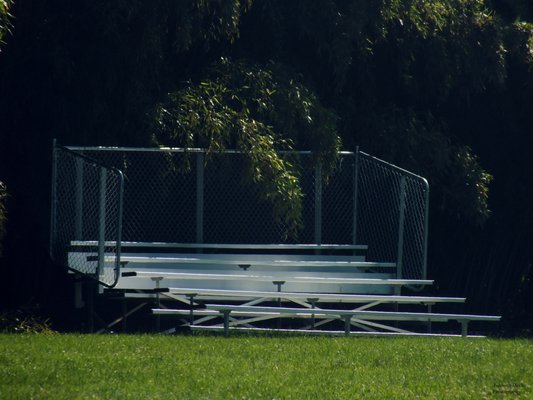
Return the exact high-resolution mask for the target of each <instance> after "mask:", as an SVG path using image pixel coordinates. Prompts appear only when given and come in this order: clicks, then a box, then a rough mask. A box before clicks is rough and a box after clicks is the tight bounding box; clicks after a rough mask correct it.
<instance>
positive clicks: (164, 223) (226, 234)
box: [51, 146, 429, 282]
mask: <svg viewBox="0 0 533 400" xmlns="http://www.w3.org/2000/svg"><path fill="white" fill-rule="evenodd" d="M54 153H55V157H54V159H55V164H54V165H55V171H56V173H55V179H54V182H55V183H54V189H53V196H54V197H53V202H52V204H53V212H52V216H53V219H52V222H53V223H52V242H51V243H52V249H53V254H56V259H63V260H64V261H66V259H65V257H66V256H65V255H62V254H61V251H63V252H64V251H66V249H67V248H68V244H69V243H71V242H72V241H74V240H81V241H90V240H98V239H99V238H102V236H105V237H104V238H102V240H104V239H105V240H108V241H109V240H115V239H113V237H116V238H117V239H116V240H117V248H115V249H113V248H105V249H104V252H113V251H114V252H116V253H118V255H120V241H121V240H122V241H124V242H129V241H131V242H170V243H252V244H259V243H282V242H289V243H320V244H366V245H368V252H367V254H366V257H367V260H369V261H382V262H396V263H397V264H398V269H397V271H398V272H397V275H398V277H403V278H412V279H422V278H425V277H426V251H427V220H428V198H429V187H428V184H427V182H426V180H425V179H424V178H422V177H419V176H416V175H414V174H412V173H410V172H408V171H405V170H403V169H401V168H398V167H396V166H394V165H391V164H388V163H386V162H384V161H382V160H379V159H377V158H374V157H372V156H370V155H368V154H365V153H363V152H360V151H357V152H341V153H340V154H339V160H338V163H337V166H336V168H335V171H334V173H333V174H332V175H331V176H330V177H329V179H327V180H325V179H324V178H323V174H322V173H321V168H320V165H318V164H317V163H316V162H315V157H314V156H313V154H312V153H310V152H294V153H286V154H285V155H284V156H285V157H290V159H291V162H292V163H293V164H295V165H296V166H297V168H298V171H299V179H300V184H301V186H302V191H303V193H304V198H303V203H302V221H303V228H302V229H301V230H300V231H299V234H298V237H296V238H295V237H293V238H288V239H287V238H286V237H285V233H286V232H287V227H286V226H284V225H283V222H280V221H277V220H276V219H275V218H273V210H272V207H271V205H270V204H269V203H268V202H266V201H265V200H263V199H262V197H261V194H260V190H259V188H258V187H256V186H255V185H253V184H251V183H250V182H249V181H248V180H246V179H245V178H244V174H243V172H244V170H245V169H246V165H247V164H246V163H247V158H246V155H245V154H243V153H240V152H235V151H225V152H221V153H214V154H213V153H212V154H209V155H206V153H205V150H202V149H186V150H185V149H156V148H149V149H146V148H99V147H70V148H68V149H67V148H63V147H60V146H56V147H55V151H54ZM78 164H79V165H80V166H78ZM104 166H107V167H104ZM80 171H81V172H80ZM103 171H105V174H106V175H107V177H106V184H105V186H106V190H105V193H106V194H105V196H104V197H105V199H104V200H105V202H106V206H105V207H104V209H105V213H104V215H105V218H104V220H105V223H106V224H105V228H102V227H101V226H99V225H98V224H99V221H102V211H99V210H100V207H101V206H102V197H101V193H102V190H103V189H102V185H103V183H102V177H101V176H102V174H103V173H104V172H103ZM121 174H122V175H123V176H124V183H123V184H124V191H123V195H122V186H121V185H122V183H121V182H122V180H121V179H122V175H121ZM80 176H83V179H81V180H82V181H83V183H82V184H81V186H80V183H78V182H79V181H80ZM120 213H123V215H124V218H123V223H122V222H121V219H120ZM79 221H82V222H79ZM113 221H115V222H113ZM80 223H81V226H82V228H81V229H80V226H79V224H80ZM103 231H105V234H104V235H102V232H103ZM100 247H101V246H100ZM93 250H98V251H100V252H101V251H102V249H101V248H99V249H93ZM98 251H97V253H98ZM118 267H119V264H118V263H117V265H116V266H115V268H118ZM80 272H82V273H84V271H80ZM89 272H90V273H94V271H89ZM100 273H101V271H100ZM111 280H112V279H111ZM106 282H110V280H109V279H107V278H106Z"/></svg>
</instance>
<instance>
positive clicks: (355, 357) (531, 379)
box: [0, 334, 533, 400]
mask: <svg viewBox="0 0 533 400" xmlns="http://www.w3.org/2000/svg"><path fill="white" fill-rule="evenodd" d="M0 398H1V399H54V400H59V399H69V400H70V399H417V398H418V399H528V398H533V341H532V340H525V339H524V340H518V339H517V340H503V339H461V338H345V337H294V336H271V337H269V336H257V335H256V336H245V335H236V336H232V337H230V338H223V337H220V336H210V335H190V336H187V335H185V336H156V335H74V334H69V335H59V334H58V335H37V334H25V335H15V334H12V335H7V334H6V335H0Z"/></svg>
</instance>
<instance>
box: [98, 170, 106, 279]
mask: <svg viewBox="0 0 533 400" xmlns="http://www.w3.org/2000/svg"><path fill="white" fill-rule="evenodd" d="M106 184H107V170H106V169H105V168H102V169H100V201H99V206H98V270H97V277H98V278H101V277H102V276H103V275H104V273H105V264H104V262H105V260H104V255H105V231H106V197H107V193H106V186H107V185H106ZM100 280H101V279H100Z"/></svg>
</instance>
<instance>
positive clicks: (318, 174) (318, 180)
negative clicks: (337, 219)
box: [315, 161, 322, 244]
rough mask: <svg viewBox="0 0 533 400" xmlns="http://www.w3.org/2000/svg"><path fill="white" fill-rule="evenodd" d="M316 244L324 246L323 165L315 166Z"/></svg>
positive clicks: (318, 163) (319, 163) (317, 164)
mask: <svg viewBox="0 0 533 400" xmlns="http://www.w3.org/2000/svg"><path fill="white" fill-rule="evenodd" d="M315 243H316V244H322V163H321V162H320V161H318V162H317V163H316V166H315Z"/></svg>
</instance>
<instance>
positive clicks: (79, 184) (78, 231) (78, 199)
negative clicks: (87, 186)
mask: <svg viewBox="0 0 533 400" xmlns="http://www.w3.org/2000/svg"><path fill="white" fill-rule="evenodd" d="M75 191H76V192H75V210H74V212H75V214H74V239H75V240H83V160H82V159H81V158H76V186H75Z"/></svg>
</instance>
